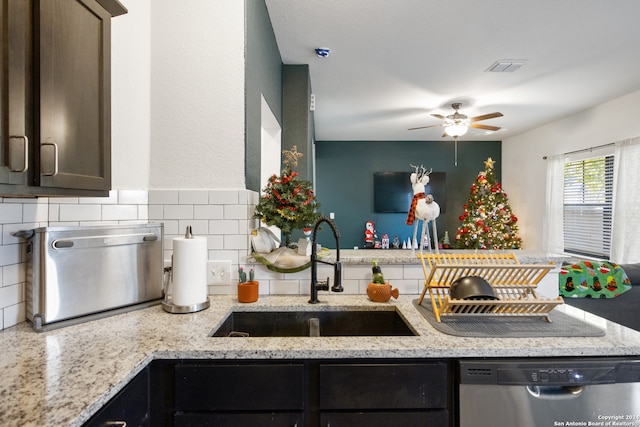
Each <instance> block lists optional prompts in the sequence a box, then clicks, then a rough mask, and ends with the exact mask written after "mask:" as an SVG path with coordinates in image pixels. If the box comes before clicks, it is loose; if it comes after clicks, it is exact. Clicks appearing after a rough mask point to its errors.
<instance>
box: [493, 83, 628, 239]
mask: <svg viewBox="0 0 640 427" xmlns="http://www.w3.org/2000/svg"><path fill="white" fill-rule="evenodd" d="M638 106H640V91H638V92H634V93H631V94H629V95H626V96H623V97H621V98H618V99H615V100H612V101H609V102H607V103H604V104H601V105H598V106H597V107H594V108H592V109H589V110H585V111H583V112H580V113H578V114H574V115H572V116H569V117H566V118H564V119H561V120H558V121H555V122H553V123H550V124H548V125H546V126H542V127H539V128H537V129H534V130H531V131H529V132H526V133H523V134H520V135H517V136H514V137H512V138H508V139H505V140H504V141H503V142H502V165H499V166H500V167H502V184H503V187H504V189H505V191H506V192H507V194H508V195H509V203H510V204H511V208H512V210H513V212H514V214H515V215H516V216H517V217H518V218H519V222H518V224H519V229H520V234H521V237H522V240H523V249H529V250H540V249H542V216H543V213H544V207H545V187H546V168H547V164H546V161H545V160H543V156H548V155H554V154H562V153H566V152H569V151H574V150H580V149H584V148H590V147H596V146H598V145H603V144H608V143H611V142H616V141H619V140H621V139H626V138H632V137H636V136H640V121H639V120H638V117H637V116H638Z"/></svg>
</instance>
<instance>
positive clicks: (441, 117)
mask: <svg viewBox="0 0 640 427" xmlns="http://www.w3.org/2000/svg"><path fill="white" fill-rule="evenodd" d="M431 115H432V116H433V117H435V118H438V119H440V120H444V119H446V117H445V116H443V115H442V114H431Z"/></svg>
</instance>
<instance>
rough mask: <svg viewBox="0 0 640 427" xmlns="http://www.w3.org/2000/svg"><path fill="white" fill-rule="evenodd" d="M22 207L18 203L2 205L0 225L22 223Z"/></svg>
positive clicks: (0, 208)
mask: <svg viewBox="0 0 640 427" xmlns="http://www.w3.org/2000/svg"><path fill="white" fill-rule="evenodd" d="M22 206H23V205H21V204H17V203H0V223H2V224H10V223H15V222H22V211H23V209H22Z"/></svg>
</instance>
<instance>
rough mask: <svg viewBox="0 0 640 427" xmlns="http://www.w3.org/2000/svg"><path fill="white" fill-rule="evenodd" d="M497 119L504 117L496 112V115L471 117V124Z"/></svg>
mask: <svg viewBox="0 0 640 427" xmlns="http://www.w3.org/2000/svg"><path fill="white" fill-rule="evenodd" d="M496 117H502V113H498V112H495V113H489V114H483V115H481V116H475V117H471V123H473V122H479V121H480V120H488V119H495V118H496Z"/></svg>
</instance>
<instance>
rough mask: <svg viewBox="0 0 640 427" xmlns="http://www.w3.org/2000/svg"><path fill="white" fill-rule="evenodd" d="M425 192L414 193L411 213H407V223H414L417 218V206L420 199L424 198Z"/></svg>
mask: <svg viewBox="0 0 640 427" xmlns="http://www.w3.org/2000/svg"><path fill="white" fill-rule="evenodd" d="M424 198H425V195H424V193H418V194H414V195H413V199H411V207H410V208H409V213H408V214H407V225H412V224H413V221H414V220H415V219H416V206H417V205H418V200H420V199H424Z"/></svg>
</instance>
